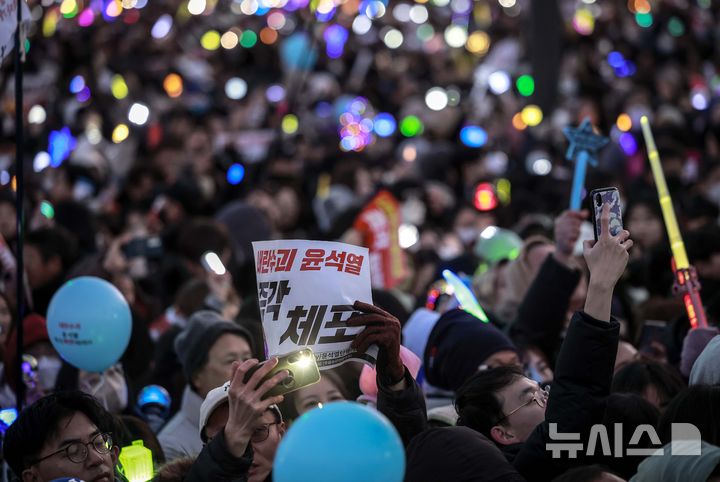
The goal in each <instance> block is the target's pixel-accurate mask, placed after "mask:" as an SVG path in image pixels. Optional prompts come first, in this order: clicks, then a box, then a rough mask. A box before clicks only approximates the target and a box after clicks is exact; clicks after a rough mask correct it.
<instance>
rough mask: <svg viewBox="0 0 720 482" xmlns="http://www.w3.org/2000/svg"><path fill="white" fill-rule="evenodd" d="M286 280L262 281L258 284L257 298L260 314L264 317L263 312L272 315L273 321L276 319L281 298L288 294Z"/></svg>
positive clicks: (288, 287)
mask: <svg viewBox="0 0 720 482" xmlns="http://www.w3.org/2000/svg"><path fill="white" fill-rule="evenodd" d="M290 290H291V288H290V282H289V281H288V280H280V281H264V282H261V283H259V284H258V299H259V300H260V316H261V317H262V319H265V313H271V314H272V315H273V318H272V319H273V321H277V320H278V315H280V306H281V304H282V301H283V299H284V298H285V297H286V296H287V295H289V294H290Z"/></svg>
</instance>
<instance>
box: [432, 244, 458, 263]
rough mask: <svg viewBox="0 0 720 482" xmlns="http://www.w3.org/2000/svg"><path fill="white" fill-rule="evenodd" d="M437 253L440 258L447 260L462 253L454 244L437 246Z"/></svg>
mask: <svg viewBox="0 0 720 482" xmlns="http://www.w3.org/2000/svg"><path fill="white" fill-rule="evenodd" d="M437 253H438V256H439V257H440V259H441V260H443V261H448V260H450V259H454V258H457V257H458V256H460V255H461V254H462V251H461V250H459V249H458V248H457V247H455V246H454V245H450V244H443V245H442V246H440V247H439V248H438V250H437Z"/></svg>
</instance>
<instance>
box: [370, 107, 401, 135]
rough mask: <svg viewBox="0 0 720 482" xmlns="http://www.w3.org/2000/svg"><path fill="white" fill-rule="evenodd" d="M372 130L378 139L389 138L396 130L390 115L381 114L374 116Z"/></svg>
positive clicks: (394, 122) (395, 124) (393, 119)
mask: <svg viewBox="0 0 720 482" xmlns="http://www.w3.org/2000/svg"><path fill="white" fill-rule="evenodd" d="M373 129H374V130H375V134H377V135H379V136H380V137H390V136H391V135H393V134H394V133H395V130H396V129H397V122H396V121H395V118H394V117H393V116H392V115H391V114H388V113H387V112H381V113H379V114H378V115H376V116H375V123H374V125H373Z"/></svg>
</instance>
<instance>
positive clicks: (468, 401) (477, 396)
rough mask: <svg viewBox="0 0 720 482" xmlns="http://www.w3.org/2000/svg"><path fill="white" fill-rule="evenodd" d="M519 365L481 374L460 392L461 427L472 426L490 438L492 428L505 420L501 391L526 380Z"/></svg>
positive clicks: (459, 419)
mask: <svg viewBox="0 0 720 482" xmlns="http://www.w3.org/2000/svg"><path fill="white" fill-rule="evenodd" d="M524 376H525V375H524V374H523V372H522V370H521V369H520V368H518V367H515V366H503V367H497V368H492V369H490V370H485V371H481V372H477V373H476V374H474V375H473V376H471V377H470V378H468V379H467V381H466V382H465V383H464V384H463V385H462V386H461V387H460V388H459V389H458V390H457V392H456V396H455V410H457V412H458V415H459V418H458V421H457V425H458V426H465V427H470V428H471V429H473V430H476V431H478V432H480V433H481V434H483V435H485V436H486V437H488V438H490V429H492V428H493V427H494V426H495V425H497V423H498V420H500V419H501V418H503V416H504V414H503V411H502V400H500V399H499V398H498V396H497V392H499V391H500V390H502V389H503V388H505V387H507V386H508V385H510V384H511V383H513V382H515V381H516V380H517V379H519V378H522V377H524Z"/></svg>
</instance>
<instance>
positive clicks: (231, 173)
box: [227, 163, 245, 186]
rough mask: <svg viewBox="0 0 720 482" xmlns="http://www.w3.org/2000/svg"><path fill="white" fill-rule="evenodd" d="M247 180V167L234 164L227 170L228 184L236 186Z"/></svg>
mask: <svg viewBox="0 0 720 482" xmlns="http://www.w3.org/2000/svg"><path fill="white" fill-rule="evenodd" d="M244 178H245V167H244V166H243V165H242V164H237V163H235V164H232V165H231V166H230V167H229V168H228V170H227V182H228V184H232V185H233V186H236V185H238V184H240V183H241V182H242V180H243V179H244Z"/></svg>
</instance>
